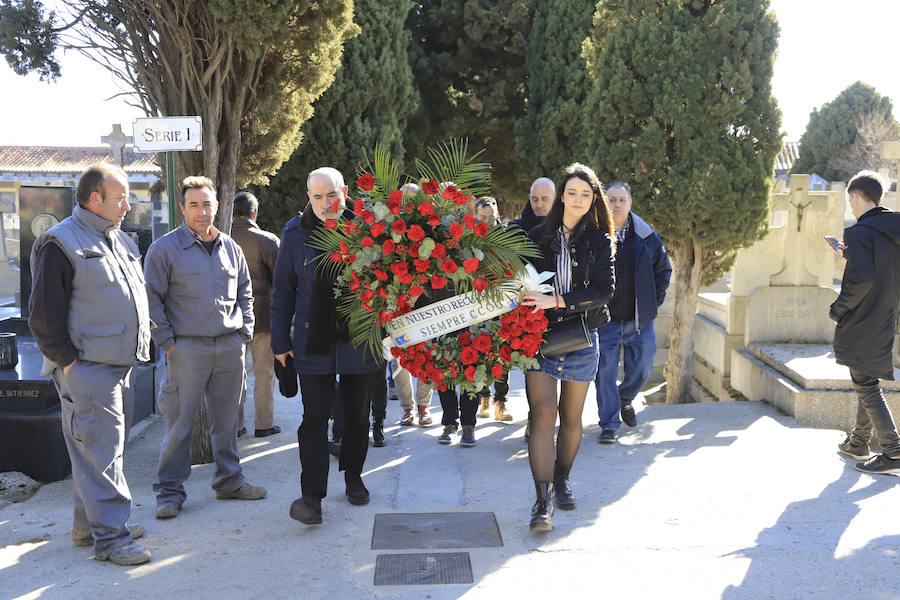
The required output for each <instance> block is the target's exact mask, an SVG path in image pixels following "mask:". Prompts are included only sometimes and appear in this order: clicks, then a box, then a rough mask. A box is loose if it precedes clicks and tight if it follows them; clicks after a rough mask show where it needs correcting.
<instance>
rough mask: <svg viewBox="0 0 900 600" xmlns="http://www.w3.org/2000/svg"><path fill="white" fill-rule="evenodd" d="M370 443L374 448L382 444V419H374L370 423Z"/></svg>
mask: <svg viewBox="0 0 900 600" xmlns="http://www.w3.org/2000/svg"><path fill="white" fill-rule="evenodd" d="M372 445H373V446H375V447H376V448H381V447H382V446H384V419H375V421H374V422H373V423H372Z"/></svg>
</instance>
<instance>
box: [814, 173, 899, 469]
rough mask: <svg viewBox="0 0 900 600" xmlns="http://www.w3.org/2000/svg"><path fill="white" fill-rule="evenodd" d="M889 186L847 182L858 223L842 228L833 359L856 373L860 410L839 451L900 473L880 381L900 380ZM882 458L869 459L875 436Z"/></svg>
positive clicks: (862, 179)
mask: <svg viewBox="0 0 900 600" xmlns="http://www.w3.org/2000/svg"><path fill="white" fill-rule="evenodd" d="M883 193H884V186H883V185H882V182H881V178H880V177H879V175H878V174H877V173H874V172H872V171H861V172H860V173H858V174H857V175H856V176H854V177H853V179H851V180H850V183H849V184H848V185H847V197H848V201H849V202H850V208H851V209H852V210H853V216H854V217H856V225H854V226H852V227H849V228H847V229H846V230H844V250H843V254H844V258H846V259H847V266H846V268H845V269H844V278H843V280H842V281H841V293H840V295H839V296H838V298H837V300H835V301H834V304H832V305H831V318H832V319H834V321H836V322H837V328H836V329H835V332H834V355H835V358H836V359H837V363H838V364H841V365H846V366H847V367H849V368H850V378H851V379H852V380H853V387H854V388H855V389H856V394H857V397H858V406H857V411H856V424H855V426H854V427H853V431H851V432H850V435H848V436H847V439H846V440H844V442H842V443H841V444H840V445H839V446H838V450H839V451H840V452H841V453H843V454H846V455H848V456H852V457H854V458H859V459H861V460H865V459H868V460H865V462H859V463H857V464H856V468H857V470H859V471H862V472H864V473H873V474H885V475H887V474H893V475H900V437H898V435H897V427H896V425H895V424H894V419H893V416H892V415H891V411H890V409H889V408H888V406H887V404H886V403H885V401H884V395H883V394H882V392H881V388H880V387H879V385H878V380H879V379H894V365H893V360H892V350H893V344H894V332H895V331H896V328H897V303H898V301H900V214H898V213H896V212H894V211H891V210H888V209H887V208H884V207H883V206H881V201H882V198H883ZM873 429H874V434H875V436H876V437H877V438H878V442H879V443H880V444H881V449H882V452H883V453H882V454H878V455H875V456H873V457H871V458H869V441H870V440H871V438H872V433H873Z"/></svg>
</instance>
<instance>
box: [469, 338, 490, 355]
mask: <svg viewBox="0 0 900 600" xmlns="http://www.w3.org/2000/svg"><path fill="white" fill-rule="evenodd" d="M472 345H473V346H475V349H476V350H478V351H479V352H482V353H483V352H488V351H489V350H490V349H491V336H489V335H488V334H486V333H482V334H481V335H479V336H478V337H477V338H475V339H474V340H473V341H472Z"/></svg>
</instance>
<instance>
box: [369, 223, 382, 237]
mask: <svg viewBox="0 0 900 600" xmlns="http://www.w3.org/2000/svg"><path fill="white" fill-rule="evenodd" d="M369 233H371V234H372V237H378V236H380V235H381V234H382V233H384V223H372V226H371V227H370V228H369Z"/></svg>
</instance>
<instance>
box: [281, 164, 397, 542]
mask: <svg viewBox="0 0 900 600" xmlns="http://www.w3.org/2000/svg"><path fill="white" fill-rule="evenodd" d="M306 187H307V195H308V196H309V205H308V206H307V208H306V210H304V211H303V214H302V215H299V216H297V217H294V218H293V219H291V220H290V221H288V223H287V225H285V227H284V230H283V231H282V237H281V247H280V248H279V250H278V258H277V259H276V261H275V277H274V282H273V288H272V352H273V354H274V355H275V359H276V360H278V361H279V362H280V363H281V364H282V365H284V364H285V362H286V361H287V360H288V358H289V357H290V358H291V359H292V360H293V361H294V367H295V369H296V371H297V373H298V374H299V375H300V394H301V396H302V399H303V422H302V423H301V424H300V427H299V428H298V429H297V440H298V442H299V444H300V466H301V474H300V487H301V490H302V492H303V495H302V497H300V498H298V499H297V500H295V501H294V503H293V504H292V505H291V510H290V515H291V517H292V518H294V519H296V520H298V521H300V522H301V523H305V524H307V525H310V524H315V523H321V522H322V505H321V503H322V498H324V497H325V494H326V492H327V487H328V486H327V484H328V418H329V416H330V415H331V412H332V405H333V404H334V400H335V379H336V377H337V376H338V375H340V383H339V387H340V394H339V395H340V398H341V401H342V402H343V409H344V438H343V442H342V447H341V456H340V462H339V468H340V470H342V471H344V482H345V484H346V494H347V500H348V501H349V502H350V503H351V504H367V503H368V502H369V491H368V490H367V489H366V486H365V485H363V482H362V477H361V474H362V468H363V463H364V462H365V460H366V452H367V450H368V446H369V431H368V430H369V420H368V419H369V417H368V412H369V404H368V401H369V390H370V389H371V388H372V387H373V386H375V385H376V384H377V383H378V379H379V378H380V379H381V380H382V381H381V385H384V381H383V380H384V363H383V362H381V363H379V362H377V361H376V359H375V358H374V357H373V356H372V355H371V354H370V353H369V352H368V350H365V349H362V348H355V347H354V346H353V345H352V344H351V343H350V341H349V335H348V333H347V330H346V328H345V326H344V325H343V324H342V323H339V322H338V320H337V317H336V314H335V299H334V293H333V289H332V287H333V284H332V282H331V281H330V280H329V279H328V278H327V275H326V274H325V272H324V270H317V269H316V265H317V264H318V260H317V256H318V255H319V251H318V250H316V249H315V248H313V247H312V246H310V241H311V238H312V236H313V235H314V232H315V231H316V230H318V229H319V228H322V227H324V226H325V225H324V223H325V220H326V219H336V218H338V217H339V216H340V215H341V212H342V211H343V210H344V208H345V206H346V200H347V186H346V185H344V178H343V176H342V175H341V173H340V172H339V171H337V170H336V169H333V168H331V167H323V168H320V169H316V170H315V171H313V172H311V173H310V174H309V177H308V178H307V180H306ZM351 216H352V215H351ZM292 326H293V338H292V337H291V327H292Z"/></svg>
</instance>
